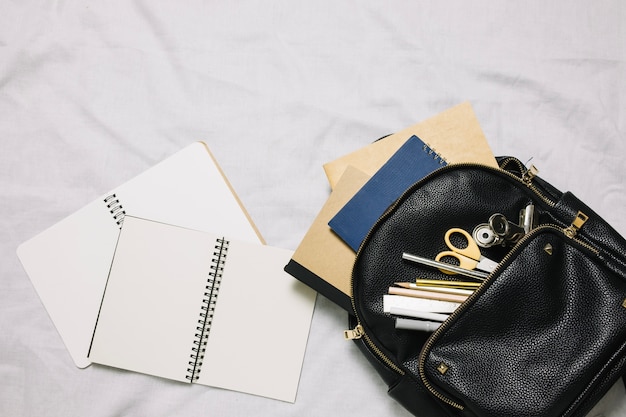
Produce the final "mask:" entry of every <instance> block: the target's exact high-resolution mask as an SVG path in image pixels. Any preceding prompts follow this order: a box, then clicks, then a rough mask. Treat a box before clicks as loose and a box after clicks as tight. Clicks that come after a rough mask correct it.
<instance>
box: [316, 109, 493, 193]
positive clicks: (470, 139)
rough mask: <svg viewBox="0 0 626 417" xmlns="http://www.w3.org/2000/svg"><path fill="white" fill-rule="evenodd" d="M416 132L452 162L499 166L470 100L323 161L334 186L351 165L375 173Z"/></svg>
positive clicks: (370, 173)
mask: <svg viewBox="0 0 626 417" xmlns="http://www.w3.org/2000/svg"><path fill="white" fill-rule="evenodd" d="M413 135H416V136H418V137H419V138H420V139H422V140H423V141H424V143H426V144H427V145H428V147H429V148H431V149H432V150H434V151H435V152H437V153H438V154H439V155H441V156H443V157H445V160H446V161H447V162H448V163H449V164H453V163H461V162H475V163H482V164H485V165H489V166H493V167H497V163H496V160H495V158H494V156H493V153H492V151H491V148H490V147H489V144H488V143H487V139H486V138H485V135H484V133H483V131H482V129H481V127H480V124H479V123H478V120H477V119H476V115H475V114H474V111H473V109H472V106H471V105H470V104H469V103H461V104H459V105H457V106H454V107H452V108H450V109H448V110H445V111H444V112H442V113H439V114H437V115H435V116H433V117H431V118H429V119H426V120H424V121H423V122H420V123H417V124H415V125H413V126H410V127H408V128H406V129H403V130H401V131H399V132H398V133H394V134H392V135H389V136H387V137H385V138H383V139H381V140H378V141H376V142H374V143H371V144H369V145H367V146H365V147H363V148H361V149H359V150H356V151H354V152H352V153H349V154H348V155H345V156H343V157H341V158H338V159H336V160H334V161H331V162H328V163H326V164H324V171H325V173H326V176H327V177H328V181H329V183H330V185H331V187H332V188H334V187H335V184H336V183H337V181H338V180H339V178H340V177H341V175H342V174H343V171H344V170H345V169H346V167H347V166H348V165H352V166H353V167H355V168H358V169H360V170H361V171H363V172H365V173H366V174H368V175H370V176H372V175H374V174H375V173H376V171H378V169H380V167H381V166H383V164H384V163H385V162H387V160H388V159H389V158H390V157H391V156H392V155H393V154H394V153H395V152H396V151H397V150H398V149H399V148H400V146H402V144H403V143H404V142H406V141H407V140H408V139H409V138H410V137H411V136H413Z"/></svg>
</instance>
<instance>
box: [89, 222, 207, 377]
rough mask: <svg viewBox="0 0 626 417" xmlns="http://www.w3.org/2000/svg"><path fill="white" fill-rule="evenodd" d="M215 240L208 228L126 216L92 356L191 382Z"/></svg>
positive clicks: (105, 294) (96, 358)
mask: <svg viewBox="0 0 626 417" xmlns="http://www.w3.org/2000/svg"><path fill="white" fill-rule="evenodd" d="M214 244H215V236H213V235H211V234H208V233H203V232H198V231H195V230H191V229H184V228H181V227H174V226H170V225H167V224H164V223H157V222H152V221H147V220H142V219H137V218H134V217H130V216H129V217H127V218H126V220H125V221H124V226H123V228H122V231H121V233H120V238H119V241H118V245H117V248H116V250H115V256H114V258H113V264H112V266H111V272H110V274H109V279H108V282H107V286H106V290H105V293H104V297H103V300H102V307H101V309H100V314H99V317H98V322H97V325H96V330H95V333H94V337H93V342H92V346H91V350H90V354H89V359H90V360H91V361H92V362H95V363H100V364H103V365H109V366H114V367H117V368H123V369H128V370H132V371H137V372H142V373H146V374H151V375H156V376H161V377H164V378H170V379H175V380H178V381H186V382H189V381H188V380H187V379H186V378H185V377H186V375H187V365H188V361H189V356H190V354H191V352H192V350H191V349H192V347H193V346H194V345H193V342H194V334H195V333H196V330H195V329H196V326H197V321H198V319H199V313H200V311H201V310H200V307H201V305H202V298H203V294H204V287H205V286H206V283H207V277H208V273H209V271H210V265H211V259H212V254H213V246H214Z"/></svg>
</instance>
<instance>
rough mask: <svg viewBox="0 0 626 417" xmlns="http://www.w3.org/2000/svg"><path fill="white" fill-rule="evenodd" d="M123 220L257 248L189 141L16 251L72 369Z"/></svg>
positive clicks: (198, 146) (201, 147)
mask: <svg viewBox="0 0 626 417" xmlns="http://www.w3.org/2000/svg"><path fill="white" fill-rule="evenodd" d="M126 214H130V215H135V216H141V217H145V218H149V219H152V220H156V221H161V222H164V223H171V224H177V225H180V226H184V227H189V228H193V229H198V230H205V231H213V230H216V229H219V233H224V234H227V235H228V236H231V237H232V238H233V239H241V240H246V241H251V242H260V241H262V240H261V237H260V235H259V234H258V233H257V230H256V229H255V227H254V226H253V224H252V222H251V221H250V218H249V216H248V214H247V213H246V211H245V210H244V208H243V207H242V205H241V204H240V202H239V200H238V198H237V197H236V195H235V194H234V192H233V191H232V189H231V187H230V185H229V183H228V181H227V180H226V178H225V177H224V176H223V174H222V172H221V170H220V168H219V166H218V165H217V163H216V162H215V160H214V159H213V157H212V155H211V153H210V152H209V149H208V148H207V146H206V145H205V144H204V143H202V142H196V143H193V144H191V145H189V146H187V147H186V148H184V149H182V150H180V151H179V152H177V153H175V154H174V155H173V156H171V157H169V158H167V159H165V160H164V161H162V162H160V163H158V164H157V165H155V166H153V167H152V168H150V169H148V170H147V171H145V172H143V173H142V174H140V175H138V176H137V177H135V178H133V179H131V180H130V181H128V182H126V183H124V184H122V185H120V186H119V187H117V188H115V189H113V190H111V191H109V192H107V193H105V194H102V195H101V196H100V197H98V198H97V199H96V200H95V201H93V202H92V203H90V204H88V205H87V206H85V207H83V208H82V209H80V210H78V211H77V212H75V213H74V214H72V215H70V216H68V217H67V218H65V219H63V220H61V221H60V222H58V223H57V224H55V225H53V226H52V227H50V228H49V229H47V230H45V231H43V232H42V233H40V234H39V235H37V236H35V237H33V238H32V239H30V240H28V241H27V242H25V243H23V244H22V245H20V246H19V247H18V249H17V254H18V256H19V258H20V260H21V262H22V264H23V266H24V269H25V270H26V272H27V274H28V276H29V278H30V279H31V281H32V283H33V286H34V287H35V290H36V291H37V293H38V295H39V297H40V299H41V301H42V302H43V304H44V306H45V308H46V310H47V312H48V314H49V316H50V318H51V319H52V321H53V322H54V324H55V326H56V328H57V330H58V332H59V334H60V335H61V338H62V339H63V342H64V344H65V346H66V347H67V349H68V351H69V353H70V355H71V357H72V359H73V360H74V362H75V363H76V365H77V366H78V367H81V368H84V367H86V366H88V365H89V363H90V362H89V360H88V359H87V352H88V349H89V343H90V341H91V335H92V333H93V328H94V325H95V323H96V317H97V314H98V307H99V306H100V301H101V299H102V294H103V292H104V286H105V283H106V279H107V274H108V272H109V268H110V266H111V260H112V259H113V252H114V250H115V243H116V241H117V238H118V235H119V231H120V225H121V224H122V222H123V220H124V216H125V215H126Z"/></svg>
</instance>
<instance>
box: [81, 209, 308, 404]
mask: <svg viewBox="0 0 626 417" xmlns="http://www.w3.org/2000/svg"><path fill="white" fill-rule="evenodd" d="M292 253H293V252H292V251H289V250H285V249H279V248H275V247H271V246H264V245H261V244H259V243H256V244H255V243H249V242H244V241H238V240H231V239H229V238H228V237H223V236H222V235H216V234H214V233H208V232H201V231H197V230H192V229H187V228H182V227H178V226H173V225H170V224H165V223H158V222H154V221H151V220H146V219H141V218H136V217H133V216H126V218H125V220H124V226H123V227H122V230H121V232H120V237H119V241H118V244H117V249H116V251H115V256H114V258H113V263H112V266H111V271H110V273H109V278H108V282H107V285H106V290H105V293H104V297H103V299H102V307H101V309H100V314H99V316H98V321H97V324H96V327H95V332H94V336H93V342H92V345H91V349H90V353H89V358H90V359H91V360H92V361H93V362H94V363H99V364H103V365H108V366H114V367H118V368H123V369H128V370H132V371H137V372H142V373H146V374H151V375H156V376H160V377H164V378H169V379H174V380H177V381H182V382H191V383H197V384H202V385H210V386H215V387H221V388H226V389H231V390H237V391H242V392H247V393H251V394H256V395H261V396H265V397H269V398H274V399H279V400H283V401H290V402H293V401H295V397H296V390H297V387H298V381H299V377H300V370H301V367H302V361H303V359H304V353H305V347H306V342H307V338H308V333H309V326H310V322H311V316H312V314H313V306H314V301H315V292H314V291H313V290H311V289H310V288H308V287H306V286H305V285H303V284H302V283H300V282H298V281H296V280H294V279H293V278H292V277H290V276H289V275H287V274H286V273H285V272H284V271H283V266H284V265H285V263H286V262H287V261H288V260H289V258H290V257H291V255H292Z"/></svg>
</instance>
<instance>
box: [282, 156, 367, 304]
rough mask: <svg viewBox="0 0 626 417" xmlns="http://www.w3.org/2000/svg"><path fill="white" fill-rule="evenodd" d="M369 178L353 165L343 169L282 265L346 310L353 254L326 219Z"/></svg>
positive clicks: (348, 300) (335, 212)
mask: <svg viewBox="0 0 626 417" xmlns="http://www.w3.org/2000/svg"><path fill="white" fill-rule="evenodd" d="M368 179H369V176H368V175H366V174H364V173H363V172H361V171H359V170H358V169H356V168H354V167H351V166H348V167H347V168H346V169H345V172H344V174H343V175H342V176H341V179H340V180H339V182H338V183H337V185H336V187H335V189H334V190H333V191H332V193H331V194H330V197H329V198H328V200H327V201H326V203H325V204H324V206H323V207H322V209H321V210H320V212H319V214H318V215H317V217H316V218H315V220H314V221H313V224H312V225H311V227H310V228H309V230H308V231H307V233H306V234H305V236H304V238H303V239H302V242H300V245H299V246H298V248H297V249H296V251H295V253H294V254H293V256H292V258H291V260H290V261H289V263H288V264H287V266H285V271H287V272H288V273H289V274H291V275H293V276H294V277H295V278H297V279H298V280H300V281H302V282H304V283H305V284H307V285H308V286H309V287H311V288H313V289H314V290H316V291H317V292H319V293H320V294H322V295H323V296H325V297H327V298H329V299H330V300H331V301H333V302H334V303H336V304H338V305H339V306H341V307H343V308H345V309H346V310H347V311H352V307H351V303H350V295H351V289H350V277H351V275H352V264H353V263H354V259H355V256H356V254H355V253H354V251H353V250H352V249H351V248H350V247H349V246H348V245H347V244H346V243H344V242H343V240H341V239H340V238H339V237H338V236H337V235H336V234H335V233H334V232H333V231H332V230H331V229H330V227H329V226H328V222H329V220H330V219H331V218H332V217H333V216H334V215H335V214H337V212H338V211H339V210H340V209H341V208H342V207H343V206H344V205H345V204H346V203H347V202H348V200H349V199H350V198H351V197H352V196H353V195H354V194H355V193H356V192H357V191H358V190H359V189H360V188H361V187H362V186H363V184H365V183H366V182H367V180H368Z"/></svg>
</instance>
